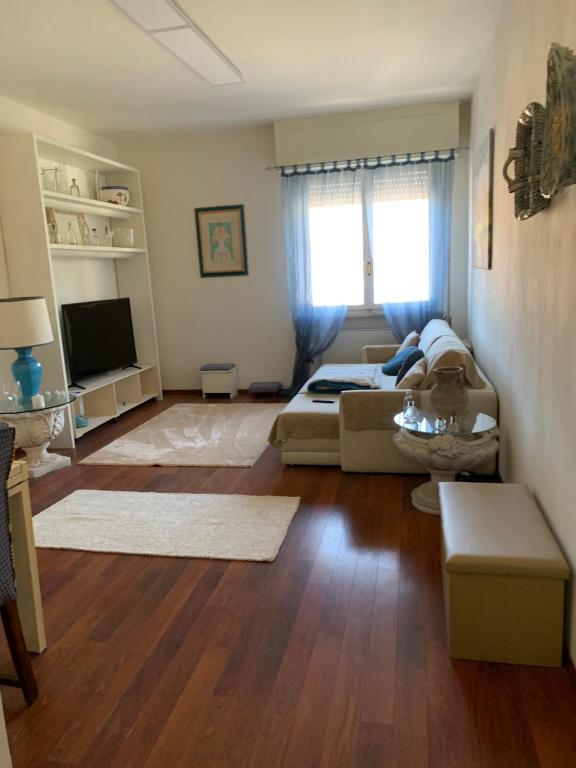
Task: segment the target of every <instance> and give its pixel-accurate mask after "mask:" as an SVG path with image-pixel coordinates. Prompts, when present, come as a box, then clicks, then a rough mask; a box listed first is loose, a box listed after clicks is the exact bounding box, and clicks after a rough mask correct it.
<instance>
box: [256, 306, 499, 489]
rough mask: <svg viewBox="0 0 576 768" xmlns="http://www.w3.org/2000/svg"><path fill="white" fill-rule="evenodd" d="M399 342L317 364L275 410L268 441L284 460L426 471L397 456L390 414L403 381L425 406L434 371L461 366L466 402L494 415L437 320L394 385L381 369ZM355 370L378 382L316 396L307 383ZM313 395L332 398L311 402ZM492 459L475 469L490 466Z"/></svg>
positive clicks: (488, 390) (459, 346)
mask: <svg viewBox="0 0 576 768" xmlns="http://www.w3.org/2000/svg"><path fill="white" fill-rule="evenodd" d="M399 347H400V345H394V344H388V345H382V346H369V347H364V348H363V350H362V362H361V363H352V364H348V365H323V366H321V367H320V368H319V369H318V370H317V371H316V372H315V373H314V375H313V376H312V377H311V378H310V380H309V381H307V382H306V384H305V385H304V386H303V387H302V389H301V390H300V392H299V393H298V394H297V395H296V396H295V397H293V398H292V400H291V401H290V402H289V403H288V405H287V406H286V408H285V409H284V410H283V412H282V413H281V414H280V415H279V416H278V418H277V419H276V422H275V424H274V426H273V428H272V432H271V434H270V438H269V440H270V442H271V443H272V445H275V446H276V447H277V448H278V449H279V450H280V451H281V455H282V461H283V462H284V463H285V464H324V465H332V466H339V467H341V468H342V469H343V470H344V471H345V472H389V473H411V474H412V473H420V474H422V473H424V472H425V469H424V468H423V467H422V466H421V465H420V464H417V463H416V462H414V461H412V460H410V459H408V458H406V457H405V456H403V455H402V454H401V453H400V452H399V451H398V449H397V448H396V446H395V445H394V443H393V440H392V437H393V435H394V433H395V432H396V431H397V430H398V427H397V426H396V425H395V423H394V415H395V414H396V413H398V412H399V411H401V410H402V406H403V402H404V397H405V395H406V388H407V387H406V384H409V388H410V389H411V390H412V392H413V393H414V395H415V398H416V403H417V405H418V406H419V407H421V408H427V407H430V390H431V388H432V385H433V373H432V371H433V369H434V368H436V367H439V366H444V365H456V364H460V365H464V366H465V370H466V378H467V383H468V386H469V403H470V408H472V409H475V410H477V411H481V412H483V413H487V414H489V415H490V416H494V418H496V419H497V417H498V398H497V395H496V392H495V391H494V388H493V387H492V385H491V384H490V382H489V380H488V378H487V377H486V376H485V374H484V373H483V372H482V371H481V370H480V369H479V368H478V366H477V364H476V362H475V360H474V358H473V356H472V354H471V352H470V351H469V349H468V348H467V347H466V345H465V344H464V343H463V342H462V340H461V339H460V338H459V337H458V335H457V334H456V333H455V332H454V331H453V330H452V328H450V326H449V325H448V323H446V322H445V321H444V320H431V321H430V322H429V323H428V324H427V325H426V327H425V328H424V329H423V331H422V333H421V334H420V337H419V340H418V347H419V348H420V349H421V350H422V352H423V353H424V357H423V358H422V360H421V361H419V363H417V364H416V366H415V367H414V368H412V369H411V370H410V371H409V375H408V376H407V377H405V378H404V379H403V381H402V382H400V384H399V387H397V386H396V377H395V376H387V375H386V374H384V373H382V371H381V368H382V364H383V363H385V362H387V361H388V360H390V358H392V357H393V356H394V354H396V352H397V351H398V349H399ZM355 373H365V374H369V373H371V374H376V375H377V376H378V388H377V389H369V390H357V391H347V392H343V393H342V394H340V395H332V394H331V395H326V396H325V395H318V394H312V393H310V392H309V391H308V385H309V384H310V383H311V382H312V381H314V380H318V379H329V378H331V377H333V376H335V375H336V376H342V375H354V374H355ZM314 400H330V401H332V402H322V403H317V402H316V403H315V402H313V401H314ZM494 467H495V460H491V462H490V463H489V464H487V465H485V466H482V467H479V468H478V469H477V471H481V472H491V471H493V470H494Z"/></svg>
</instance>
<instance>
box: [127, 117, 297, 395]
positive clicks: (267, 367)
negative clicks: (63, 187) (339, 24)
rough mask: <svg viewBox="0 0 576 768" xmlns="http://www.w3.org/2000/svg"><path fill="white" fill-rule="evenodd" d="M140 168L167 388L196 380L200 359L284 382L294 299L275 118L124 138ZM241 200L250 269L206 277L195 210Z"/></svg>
mask: <svg viewBox="0 0 576 768" xmlns="http://www.w3.org/2000/svg"><path fill="white" fill-rule="evenodd" d="M118 155H119V157H120V158H121V159H122V160H123V161H125V162H127V163H130V164H131V165H134V166H135V167H137V168H139V169H140V171H141V176H142V185H143V195H144V206H145V210H146V223H147V234H148V246H149V252H150V262H151V272H152V285H153V292H154V301H155V308H156V322H157V326H158V343H159V347H160V359H161V367H162V375H163V385H164V387H165V388H166V389H191V388H199V387H200V378H199V375H198V368H199V366H200V365H201V364H202V363H208V362H229V361H232V362H236V363H237V364H238V365H239V367H240V386H241V387H242V388H245V387H247V386H248V385H249V384H250V383H251V382H252V381H257V380H268V379H274V380H280V381H282V382H283V383H284V384H288V382H289V380H290V375H291V370H292V363H293V357H294V335H293V330H292V320H291V317H290V312H289V307H288V295H287V288H286V277H285V272H286V269H285V259H284V246H283V236H282V221H281V202H280V178H279V175H278V174H277V173H274V172H270V171H267V170H266V166H269V165H272V164H273V162H274V141H273V132H272V127H271V126H269V127H264V128H249V129H245V130H236V131H232V132H230V131H226V132H221V133H201V134H191V135H189V136H187V137H171V136H164V137H159V138H147V139H142V140H131V141H129V142H125V143H124V142H119V143H118ZM232 204H243V205H244V206H245V208H244V214H245V220H246V247H247V254H248V275H246V276H238V277H211V278H202V277H200V270H199V264H198V253H197V244H196V231H195V219H194V209H195V208H199V207H205V206H216V205H232Z"/></svg>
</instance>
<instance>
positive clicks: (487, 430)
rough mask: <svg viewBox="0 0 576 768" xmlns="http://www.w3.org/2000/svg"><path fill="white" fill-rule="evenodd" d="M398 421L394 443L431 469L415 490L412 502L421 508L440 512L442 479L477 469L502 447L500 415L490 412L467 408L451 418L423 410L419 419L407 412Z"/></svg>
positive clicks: (435, 513) (452, 478) (431, 511)
mask: <svg viewBox="0 0 576 768" xmlns="http://www.w3.org/2000/svg"><path fill="white" fill-rule="evenodd" d="M394 421H395V422H396V424H397V425H398V426H399V427H400V431H399V432H397V433H396V434H395V435H394V437H393V440H394V444H395V445H396V447H397V448H398V449H399V450H400V451H401V452H402V453H403V454H404V455H405V456H407V457H409V458H410V459H413V460H414V461H417V462H418V463H419V464H422V465H423V466H424V467H426V469H427V470H428V472H430V480H429V481H428V482H426V483H423V484H422V485H419V486H418V487H417V488H415V489H414V490H413V491H412V504H413V505H414V506H415V507H416V509H419V510H420V511H421V512H428V513H429V514H432V515H439V514H440V501H439V499H438V483H440V482H451V481H453V480H455V478H456V473H457V472H462V471H463V470H467V469H473V468H474V467H475V466H477V465H478V464H481V463H482V462H483V461H486V460H487V459H490V458H492V457H493V456H494V455H495V454H496V453H497V451H498V434H499V433H498V427H497V425H496V419H494V418H493V417H492V416H489V415H488V414H486V413H479V412H477V411H471V410H469V411H466V412H465V413H463V414H461V415H459V416H458V417H456V418H455V419H453V420H452V422H450V421H446V420H442V419H438V418H437V416H436V414H434V413H431V412H429V411H425V410H421V411H419V413H418V420H417V421H416V422H406V421H405V419H404V414H403V413H397V414H396V416H395V417H394Z"/></svg>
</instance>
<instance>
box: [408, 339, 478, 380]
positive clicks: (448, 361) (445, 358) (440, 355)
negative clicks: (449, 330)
mask: <svg viewBox="0 0 576 768" xmlns="http://www.w3.org/2000/svg"><path fill="white" fill-rule="evenodd" d="M425 359H426V368H427V372H426V378H425V380H424V382H423V384H422V385H421V389H431V388H432V386H433V385H434V384H435V381H436V380H435V378H434V369H435V368H443V367H444V366H447V365H461V366H462V367H463V368H464V376H465V379H466V384H467V385H468V386H469V387H472V389H483V388H484V387H485V386H486V382H485V381H484V379H483V378H482V377H481V376H480V374H479V373H478V369H477V368H476V363H475V361H474V358H473V357H472V355H471V354H470V352H469V351H468V349H467V348H466V347H465V346H464V344H463V343H462V342H461V341H460V339H459V338H458V337H457V336H441V337H440V338H438V339H436V341H435V342H434V343H433V344H432V345H431V346H430V348H429V349H428V351H427V352H426V354H425Z"/></svg>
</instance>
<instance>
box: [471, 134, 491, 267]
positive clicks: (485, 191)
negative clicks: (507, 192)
mask: <svg viewBox="0 0 576 768" xmlns="http://www.w3.org/2000/svg"><path fill="white" fill-rule="evenodd" d="M474 171H475V174H474V187H473V222H472V223H473V228H474V229H473V242H472V251H473V253H472V266H474V267H478V268H479V269H492V228H493V203H494V129H493V128H491V129H490V131H489V133H488V136H487V137H486V139H485V140H484V142H483V143H482V145H481V147H480V149H479V150H478V154H477V155H476V158H475V163H474Z"/></svg>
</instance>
